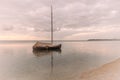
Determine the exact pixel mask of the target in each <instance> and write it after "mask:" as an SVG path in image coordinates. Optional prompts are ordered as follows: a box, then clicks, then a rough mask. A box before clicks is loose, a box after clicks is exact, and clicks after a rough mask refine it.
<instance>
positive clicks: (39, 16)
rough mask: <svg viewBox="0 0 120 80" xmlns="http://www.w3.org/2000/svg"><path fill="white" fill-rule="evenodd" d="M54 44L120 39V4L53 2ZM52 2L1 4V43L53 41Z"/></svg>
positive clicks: (2, 0)
mask: <svg viewBox="0 0 120 80" xmlns="http://www.w3.org/2000/svg"><path fill="white" fill-rule="evenodd" d="M52 4H53V13H54V40H85V39H90V38H116V39H118V38H120V36H119V35H120V7H119V5H120V0H53V1H52ZM50 5H51V0H0V40H49V39H50V17H51V16H50Z"/></svg>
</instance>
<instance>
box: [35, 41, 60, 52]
mask: <svg viewBox="0 0 120 80" xmlns="http://www.w3.org/2000/svg"><path fill="white" fill-rule="evenodd" d="M57 49H61V44H52V43H41V42H39V41H38V42H36V44H35V45H34V46H33V50H57Z"/></svg>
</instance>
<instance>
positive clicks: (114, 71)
mask: <svg viewBox="0 0 120 80" xmlns="http://www.w3.org/2000/svg"><path fill="white" fill-rule="evenodd" d="M79 80H120V58H119V59H117V60H115V61H113V62H110V63H107V64H105V65H103V66H101V67H99V68H97V69H94V70H91V71H88V72H85V73H82V75H81V76H80V79H79Z"/></svg>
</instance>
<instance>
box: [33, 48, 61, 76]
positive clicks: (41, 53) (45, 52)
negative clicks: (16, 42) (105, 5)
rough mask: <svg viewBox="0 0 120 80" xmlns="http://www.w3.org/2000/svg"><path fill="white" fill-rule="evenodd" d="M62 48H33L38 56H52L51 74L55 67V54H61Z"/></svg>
mask: <svg viewBox="0 0 120 80" xmlns="http://www.w3.org/2000/svg"><path fill="white" fill-rule="evenodd" d="M61 52H62V50H61V49H55V50H33V54H34V55H35V56H37V57H42V56H47V55H49V56H50V58H51V61H50V62H51V72H50V74H51V76H52V75H53V67H54V61H53V59H54V54H61Z"/></svg>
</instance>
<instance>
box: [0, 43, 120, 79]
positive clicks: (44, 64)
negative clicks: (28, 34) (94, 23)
mask: <svg viewBox="0 0 120 80" xmlns="http://www.w3.org/2000/svg"><path fill="white" fill-rule="evenodd" d="M34 43H35V42H28V43H24V42H12V43H11V42H8V43H2V42H1V43H0V80H74V79H75V78H76V77H77V76H79V75H80V74H81V73H82V72H85V71H88V70H90V69H93V68H97V67H99V66H101V65H103V64H106V63H108V62H111V61H113V60H115V59H117V58H119V57H120V42H119V41H101V42H100V41H95V42H94V41H91V42H90V41H89V42H62V50H61V52H60V51H52V52H39V53H38V52H33V51H32V46H33V45H34Z"/></svg>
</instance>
